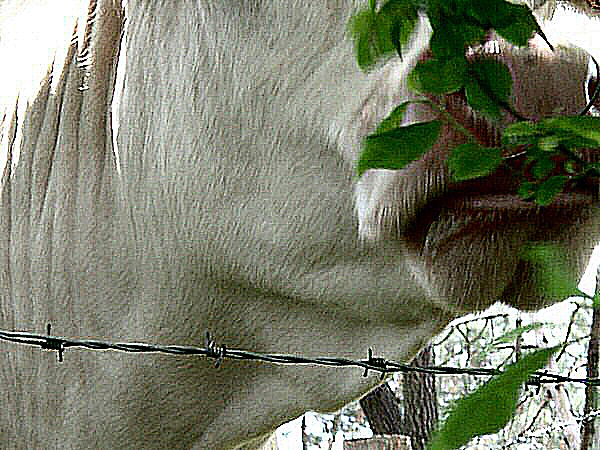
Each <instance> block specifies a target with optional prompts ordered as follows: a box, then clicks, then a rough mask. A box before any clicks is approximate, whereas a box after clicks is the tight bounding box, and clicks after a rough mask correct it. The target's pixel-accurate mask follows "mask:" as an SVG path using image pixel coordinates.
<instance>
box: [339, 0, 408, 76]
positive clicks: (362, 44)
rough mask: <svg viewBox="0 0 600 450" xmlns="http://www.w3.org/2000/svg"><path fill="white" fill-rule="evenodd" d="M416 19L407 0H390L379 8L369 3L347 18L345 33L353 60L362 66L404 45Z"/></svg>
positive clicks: (367, 66)
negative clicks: (352, 48)
mask: <svg viewBox="0 0 600 450" xmlns="http://www.w3.org/2000/svg"><path fill="white" fill-rule="evenodd" d="M417 19H418V9H417V6H416V5H415V3H414V2H413V1H411V0H390V1H388V2H387V3H386V4H385V5H384V6H383V7H382V8H381V9H380V10H379V11H377V12H376V11H375V9H374V7H373V4H372V3H371V4H370V7H369V9H366V10H363V11H360V12H358V13H357V14H355V15H354V16H352V17H351V18H350V21H349V22H348V33H349V34H350V37H351V38H352V40H353V41H354V48H355V52H356V60H357V62H358V66H359V67H360V68H361V69H362V70H368V69H370V68H372V67H373V66H374V65H375V64H376V63H377V62H378V61H380V60H382V59H384V58H386V57H391V56H392V55H393V54H395V53H397V52H399V51H400V47H401V46H403V45H406V43H407V42H408V38H409V36H410V35H411V33H412V31H413V29H414V27H415V25H416V23H417Z"/></svg>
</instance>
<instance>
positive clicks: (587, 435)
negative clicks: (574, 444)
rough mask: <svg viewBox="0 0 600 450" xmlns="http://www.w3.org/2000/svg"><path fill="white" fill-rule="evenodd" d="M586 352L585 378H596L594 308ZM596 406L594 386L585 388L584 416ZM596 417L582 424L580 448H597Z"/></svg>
mask: <svg viewBox="0 0 600 450" xmlns="http://www.w3.org/2000/svg"><path fill="white" fill-rule="evenodd" d="M590 334H591V336H590V343H589V345H588V354H587V378H598V355H599V350H600V345H599V344H600V313H599V312H598V309H597V308H594V310H593V314H592V329H591V332H590ZM597 406H598V393H597V390H596V388H595V387H594V386H591V385H589V384H588V385H587V386H586V388H585V406H584V409H583V414H584V416H587V415H588V414H590V413H591V412H592V411H595V410H596V408H597ZM595 424H596V418H595V417H594V418H592V419H590V420H586V421H584V422H583V424H582V431H581V450H589V449H596V448H598V447H597V445H598V440H599V439H598V433H596V430H595Z"/></svg>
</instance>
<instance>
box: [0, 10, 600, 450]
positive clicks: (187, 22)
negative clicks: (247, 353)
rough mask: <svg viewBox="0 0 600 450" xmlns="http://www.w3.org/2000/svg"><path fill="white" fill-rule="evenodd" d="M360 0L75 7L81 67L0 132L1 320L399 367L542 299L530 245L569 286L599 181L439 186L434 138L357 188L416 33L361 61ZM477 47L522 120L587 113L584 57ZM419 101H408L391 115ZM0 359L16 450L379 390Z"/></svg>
mask: <svg viewBox="0 0 600 450" xmlns="http://www.w3.org/2000/svg"><path fill="white" fill-rule="evenodd" d="M352 3H353V2H339V1H321V2H312V1H309V2H306V1H300V0H272V1H269V2H250V1H240V2H233V3H231V2H229V3H228V2H216V1H200V2H198V1H191V0H190V1H187V0H182V1H178V2H160V1H159V2H156V1H150V0H129V1H128V2H127V4H126V9H125V11H124V12H123V10H122V8H121V7H122V5H121V4H120V2H118V1H116V0H98V1H93V2H91V8H90V11H91V17H92V19H91V20H90V21H89V23H88V28H87V31H86V32H85V33H83V36H84V37H83V40H82V48H83V52H84V56H83V57H80V58H79V59H78V58H77V55H76V53H77V48H76V47H70V49H71V51H70V52H69V53H68V55H67V58H66V63H65V64H64V68H62V69H61V68H60V67H59V64H58V63H57V64H56V66H55V68H54V72H52V74H53V77H54V79H53V80H51V79H50V78H49V77H47V78H45V79H44V80H43V83H42V87H41V89H40V91H39V93H38V94H37V96H36V97H35V98H33V99H31V103H30V104H29V106H28V107H27V109H26V111H24V112H22V113H21V114H18V115H14V116H13V118H12V120H11V119H10V115H9V116H7V119H6V121H5V122H4V124H5V127H4V134H3V141H2V143H3V149H4V151H5V153H6V155H7V156H6V157H7V163H6V168H5V176H4V178H3V180H2V189H3V190H2V206H1V216H0V217H1V222H0V223H1V226H2V232H3V235H4V236H5V237H6V239H5V240H4V241H3V243H2V247H1V250H0V257H1V258H2V259H1V261H2V262H1V263H0V264H1V269H2V270H1V271H0V289H1V290H2V291H1V292H2V296H1V298H2V300H1V302H2V303H1V305H2V315H1V316H0V328H5V329H25V330H31V331H36V330H37V331H40V330H44V329H45V326H46V323H47V322H52V324H53V329H54V330H56V332H57V334H61V335H65V336H74V337H97V338H103V339H110V340H119V341H120V340H128V341H140V340H141V341H151V342H160V343H165V344H166V343H173V344H181V345H196V346H197V345H201V344H202V343H203V336H204V334H205V332H206V331H207V330H209V331H210V332H211V333H212V334H213V336H215V337H216V338H217V339H218V340H219V341H220V342H222V343H223V344H226V345H227V346H228V347H230V348H243V349H248V350H254V351H259V352H261V351H262V352H274V353H302V354H304V355H306V356H323V355H331V356H345V357H350V358H356V359H361V358H364V357H365V354H366V351H367V348H368V347H375V348H376V351H377V353H378V354H381V355H382V356H385V357H388V358H391V359H398V360H403V359H407V358H410V357H411V356H412V355H413V354H414V353H415V352H416V351H417V350H418V348H419V347H420V346H421V345H423V343H425V342H426V341H427V340H429V339H430V338H431V337H432V336H433V335H434V334H435V333H436V332H437V331H439V330H440V329H441V328H442V327H443V326H444V325H445V324H446V323H447V322H448V321H449V320H451V319H452V318H454V317H457V316H458V315H460V314H463V313H465V312H469V311H474V310H480V309H483V308H485V307H487V306H489V305H490V304H492V303H493V302H494V301H496V300H504V301H507V302H509V303H511V304H513V305H517V306H521V307H526V308H536V307H538V306H540V305H541V304H543V302H544V301H545V300H554V299H544V298H543V297H540V296H538V295H537V293H536V292H535V290H534V284H535V283H533V282H534V281H535V280H534V278H535V274H536V273H535V270H534V268H533V267H531V266H530V265H528V263H527V262H526V261H525V260H523V259H522V257H521V248H522V247H523V246H524V245H527V244H530V243H540V242H541V243H546V242H551V243H553V244H556V245H557V246H559V247H560V248H562V249H563V250H564V251H565V254H566V255H567V256H566V257H565V261H564V263H565V265H566V267H567V268H568V270H569V272H570V273H569V275H570V276H572V277H573V280H576V279H577V275H578V274H579V273H581V272H582V270H583V268H584V265H585V262H586V259H587V256H589V254H590V253H591V250H592V247H593V244H594V243H595V241H596V238H597V232H598V220H599V219H600V214H599V211H598V208H597V204H596V201H595V191H596V189H597V188H596V186H587V187H573V188H572V189H570V190H567V191H566V192H565V193H564V194H561V196H559V197H558V198H557V199H556V200H555V201H554V202H553V203H551V204H550V205H548V206H545V207H539V206H535V205H534V204H531V203H526V202H523V201H520V200H518V199H517V198H516V196H515V195H514V190H513V188H514V185H515V180H514V179H512V178H511V175H510V171H509V170H507V169H503V170H500V171H498V172H497V173H494V174H492V175H490V176H489V177H487V178H485V179H481V180H475V181H471V182H464V183H456V182H453V181H451V180H450V178H449V177H448V173H447V169H446V165H445V160H446V159H447V155H448V148H449V147H450V145H452V144H454V143H458V142H461V141H460V139H461V137H460V136H459V135H458V134H457V133H456V132H453V131H451V130H450V129H449V128H448V129H444V132H443V134H442V137H441V138H440V140H439V141H438V142H437V143H436V144H435V145H434V147H433V148H432V149H431V150H430V151H429V152H428V153H426V154H425V155H424V156H423V157H422V158H420V159H418V160H416V161H414V162H413V163H412V164H410V165H409V166H407V167H406V168H404V169H403V170H400V171H396V172H391V171H381V170H373V171H369V172H367V173H365V174H364V175H363V176H362V177H361V179H360V180H358V181H356V180H355V179H354V177H353V176H354V172H353V170H354V166H355V164H356V160H357V158H358V154H359V152H360V142H361V140H362V139H363V138H364V137H365V136H366V135H367V134H368V133H369V132H371V131H372V130H373V129H374V128H375V126H376V124H377V123H378V122H379V121H380V120H381V119H383V118H384V117H385V116H386V114H387V113H388V112H389V111H390V110H391V109H392V108H393V107H394V105H396V104H398V103H400V102H402V101H404V100H406V99H408V98H414V96H415V94H414V93H412V92H410V91H409V90H408V89H407V85H406V76H407V74H408V73H409V71H410V70H411V69H412V67H413V66H414V64H415V63H416V61H417V60H418V58H419V57H421V56H422V54H423V52H424V51H425V50H426V47H427V39H428V36H429V27H428V25H427V22H426V21H425V20H424V19H421V20H420V22H419V24H418V27H417V29H416V31H415V34H414V38H413V39H412V41H411V44H410V46H409V48H407V49H406V53H405V57H404V59H403V60H402V61H400V60H392V61H389V62H387V63H386V64H384V65H382V66H381V67H379V68H378V69H377V70H375V71H374V72H372V73H369V74H364V73H362V72H360V71H359V69H358V68H357V67H356V64H355V61H354V58H353V49H352V43H351V42H350V40H349V39H348V38H347V35H346V33H345V30H346V23H347V20H348V18H349V16H350V14H351V13H352V12H353V11H354V9H353V6H356V5H353V4H352ZM354 3H357V4H360V5H362V3H363V2H354ZM53 4H54V5H55V3H53ZM65 5H67V6H64V7H65V8H67V7H68V8H70V7H71V5H70V4H68V3H67V2H65ZM21 6H22V5H17V6H15V8H16V9H15V11H16V12H17V13H19V12H23V11H24V10H22V9H20V7H21ZM10 7H12V5H8V4H0V12H1V13H2V14H4V15H7V14H9V12H11V11H12V10H10V9H9V8H10ZM17 15H18V14H17ZM125 18H126V21H124V19H125ZM52 25H53V26H56V27H60V26H63V25H62V24H60V23H58V22H57V23H53V24H52ZM67 44H68V42H65V46H66V45H67ZM484 57H492V56H484ZM493 57H497V58H501V59H502V60H504V61H506V63H507V64H508V65H509V67H510V70H511V72H512V76H513V79H514V91H513V95H512V100H513V103H514V108H515V109H517V110H518V111H519V112H520V113H521V114H523V115H525V116H527V117H531V118H534V117H543V116H546V115H549V114H556V113H561V114H573V113H576V112H578V111H579V110H580V109H581V108H582V107H583V106H584V105H585V100H586V91H585V86H586V85H585V83H586V80H587V74H588V57H587V55H586V54H585V53H584V52H583V51H580V50H575V49H569V50H557V51H555V52H554V53H552V52H548V51H547V50H543V49H542V50H540V49H516V48H513V47H510V46H508V45H504V44H502V45H501V46H500V54H499V55H497V56H493ZM82 63H83V64H82ZM60 70H62V72H61V71H60ZM588 85H589V82H588ZM588 95H589V94H588ZM21 101H22V102H23V101H24V100H23V98H21ZM445 101H446V102H447V109H448V111H449V112H450V113H451V114H452V115H453V117H454V118H455V120H458V121H460V122H461V123H462V124H463V125H464V126H465V127H468V128H471V129H473V130H474V131H475V132H476V133H478V135H479V137H480V138H481V139H482V140H484V141H485V140H493V139H495V138H496V137H495V133H496V130H495V128H493V127H491V126H490V125H489V124H488V123H487V122H486V121H484V120H483V119H482V118H481V117H479V116H477V115H476V114H474V113H473V112H472V111H470V110H468V109H467V108H466V107H465V106H464V104H463V103H462V100H461V99H460V98H458V97H452V98H450V97H449V98H448V99H446V100H445ZM433 114H434V112H433V111H432V110H431V109H428V108H426V107H422V106H418V105H416V106H414V107H412V108H410V109H409V110H408V111H407V113H406V116H405V118H404V120H405V123H414V122H419V121H423V120H427V119H431V118H432V117H433ZM507 120H510V118H507ZM494 126H499V127H501V126H503V124H502V123H500V124H496V125H494ZM582 158H586V159H589V160H592V159H594V158H595V152H593V151H590V152H588V153H586V154H582ZM518 163H519V161H515V162H514V164H518ZM0 368H1V369H0V376H1V377H2V379H1V382H2V386H4V387H3V388H2V392H3V394H4V395H5V396H7V398H8V399H9V400H8V402H7V406H6V408H3V409H2V410H1V411H0V423H1V424H2V429H3V430H5V432H4V433H3V434H2V436H0V440H2V442H3V445H2V446H4V447H8V446H14V445H16V446H17V447H19V446H20V447H24V448H43V447H58V446H63V447H65V446H67V447H73V448H119V447H127V448H231V447H234V446H235V445H238V444H240V443H242V442H245V441H248V440H252V439H255V438H257V437H260V436H261V435H264V434H265V433H267V432H269V431H270V430H272V429H273V428H274V427H275V426H277V425H278V424H279V423H281V422H283V421H285V420H286V419H289V418H292V417H294V416H295V415H298V414H301V413H302V412H303V411H306V410H308V409H335V408H337V407H340V406H341V405H343V404H344V403H345V402H347V401H349V400H352V399H354V398H356V397H357V396H359V395H360V394H362V393H364V392H366V390H368V389H369V388H370V387H372V386H374V385H375V384H376V383H377V381H378V378H377V377H372V378H362V377H360V373H358V372H357V371H355V370H353V369H336V370H331V369H324V368H314V367H287V366H286V367H283V366H278V365H269V364H262V363H257V362H248V361H233V360H232V361H230V360H227V361H225V362H224V363H223V364H222V366H221V367H220V368H219V369H218V370H217V369H215V368H214V367H213V366H212V363H211V362H210V361H206V360H202V359H195V358H188V357H172V356H156V355H139V356H132V355H129V354H120V353H112V352H111V353H95V352H75V351H69V352H67V353H66V354H65V361H64V362H63V363H62V364H58V363H56V361H55V359H54V358H52V357H51V356H49V355H47V354H42V353H40V352H39V351H37V350H35V349H33V350H32V349H24V348H21V347H17V346H11V347H10V348H8V349H7V350H6V352H3V353H2V364H0ZM32 373H35V374H36V375H35V377H32V375H31V374H32ZM15 443H16V444H15Z"/></svg>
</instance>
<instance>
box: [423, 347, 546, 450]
mask: <svg viewBox="0 0 600 450" xmlns="http://www.w3.org/2000/svg"><path fill="white" fill-rule="evenodd" d="M556 350H557V347H554V348H549V349H542V350H537V351H535V352H532V353H530V354H528V355H526V356H524V357H522V358H521V359H520V360H519V361H517V362H516V363H514V364H511V365H509V366H507V367H506V369H505V370H504V372H503V373H502V374H500V375H497V376H495V377H493V378H492V379H491V380H490V381H489V382H487V383H486V384H484V385H483V386H480V387H479V388H478V389H477V390H476V391H475V392H473V393H471V394H469V395H468V396H467V397H465V398H462V399H460V400H459V401H458V402H457V403H456V406H455V407H454V408H453V410H452V411H451V412H450V415H449V416H448V418H447V419H446V422H445V423H444V426H443V427H442V428H441V429H440V430H439V431H438V432H436V433H435V434H434V435H433V437H432V440H431V442H430V444H429V446H428V447H427V448H428V449H429V450H451V449H456V448H458V447H460V446H462V445H464V444H466V443H467V442H469V441H470V440H471V439H472V438H474V437H475V436H481V435H483V434H491V433H496V432H498V431H499V430H501V429H502V428H503V427H504V426H505V425H506V424H507V423H508V421H509V420H510V418H511V417H512V416H513V415H514V413H515V408H516V404H517V401H518V399H519V393H520V388H521V385H522V384H523V383H524V382H525V381H527V379H528V378H529V376H530V375H531V374H532V373H534V372H535V371H536V370H540V369H541V368H543V367H544V366H545V365H546V364H547V363H548V360H549V359H550V357H551V356H552V354H554V353H555V352H556Z"/></svg>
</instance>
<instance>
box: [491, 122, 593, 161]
mask: <svg viewBox="0 0 600 450" xmlns="http://www.w3.org/2000/svg"><path fill="white" fill-rule="evenodd" d="M502 144H503V145H507V146H509V145H522V144H532V145H535V146H537V147H539V148H540V149H541V150H544V151H548V152H554V153H556V152H557V151H558V150H559V147H562V148H565V149H576V148H597V147H599V146H600V117H588V116H583V117H582V116H563V117H552V118H549V119H542V120H540V121H538V122H535V123H534V122H530V121H528V122H518V123H515V124H512V125H509V126H508V127H506V129H505V130H504V132H503V133H502Z"/></svg>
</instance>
